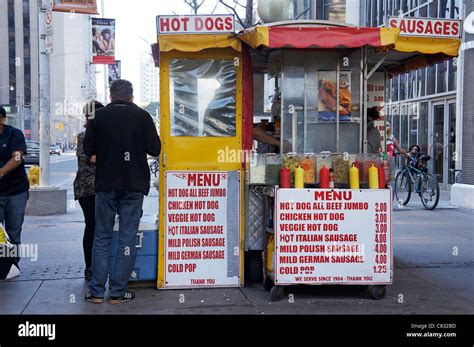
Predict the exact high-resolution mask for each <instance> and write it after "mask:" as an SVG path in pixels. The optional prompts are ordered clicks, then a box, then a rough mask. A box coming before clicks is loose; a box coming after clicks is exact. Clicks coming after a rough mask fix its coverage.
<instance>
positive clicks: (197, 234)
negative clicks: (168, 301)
mask: <svg viewBox="0 0 474 347" xmlns="http://www.w3.org/2000/svg"><path fill="white" fill-rule="evenodd" d="M232 177H237V178H239V173H238V172H237V175H234V176H232V174H231V172H214V171H213V172H170V171H169V172H167V175H166V200H165V204H166V206H165V240H164V242H165V287H167V288H171V287H175V288H177V287H179V288H183V287H212V286H238V285H239V283H240V279H239V272H240V268H239V264H240V247H239V239H240V237H239V236H240V179H236V180H232V179H231V178H232Z"/></svg>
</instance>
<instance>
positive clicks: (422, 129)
mask: <svg viewBox="0 0 474 347" xmlns="http://www.w3.org/2000/svg"><path fill="white" fill-rule="evenodd" d="M418 145H419V146H420V148H421V151H422V152H423V153H428V103H427V102H422V103H420V107H419V109H418Z"/></svg>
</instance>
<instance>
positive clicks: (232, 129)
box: [170, 59, 236, 137]
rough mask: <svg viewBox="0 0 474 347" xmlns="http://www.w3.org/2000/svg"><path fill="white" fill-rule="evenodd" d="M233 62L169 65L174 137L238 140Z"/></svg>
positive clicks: (180, 61)
mask: <svg viewBox="0 0 474 347" xmlns="http://www.w3.org/2000/svg"><path fill="white" fill-rule="evenodd" d="M235 107H236V71H235V66H234V62H233V61H230V60H215V59H202V60H197V59H196V60H192V59H172V60H171V61H170V108H171V110H170V117H171V119H170V123H171V124H170V128H171V129H170V130H171V136H194V137H233V136H236V114H235Z"/></svg>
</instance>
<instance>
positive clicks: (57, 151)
mask: <svg viewBox="0 0 474 347" xmlns="http://www.w3.org/2000/svg"><path fill="white" fill-rule="evenodd" d="M49 154H50V155H53V154H57V155H61V147H59V146H58V145H51V146H50V147H49Z"/></svg>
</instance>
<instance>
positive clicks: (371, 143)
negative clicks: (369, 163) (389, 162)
mask: <svg viewBox="0 0 474 347" xmlns="http://www.w3.org/2000/svg"><path fill="white" fill-rule="evenodd" d="M379 119H380V112H379V109H378V107H377V106H374V107H371V108H369V109H368V110H367V153H372V154H380V152H381V150H382V141H381V140H380V131H378V130H377V128H376V127H375V121H377V120H379Z"/></svg>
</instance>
